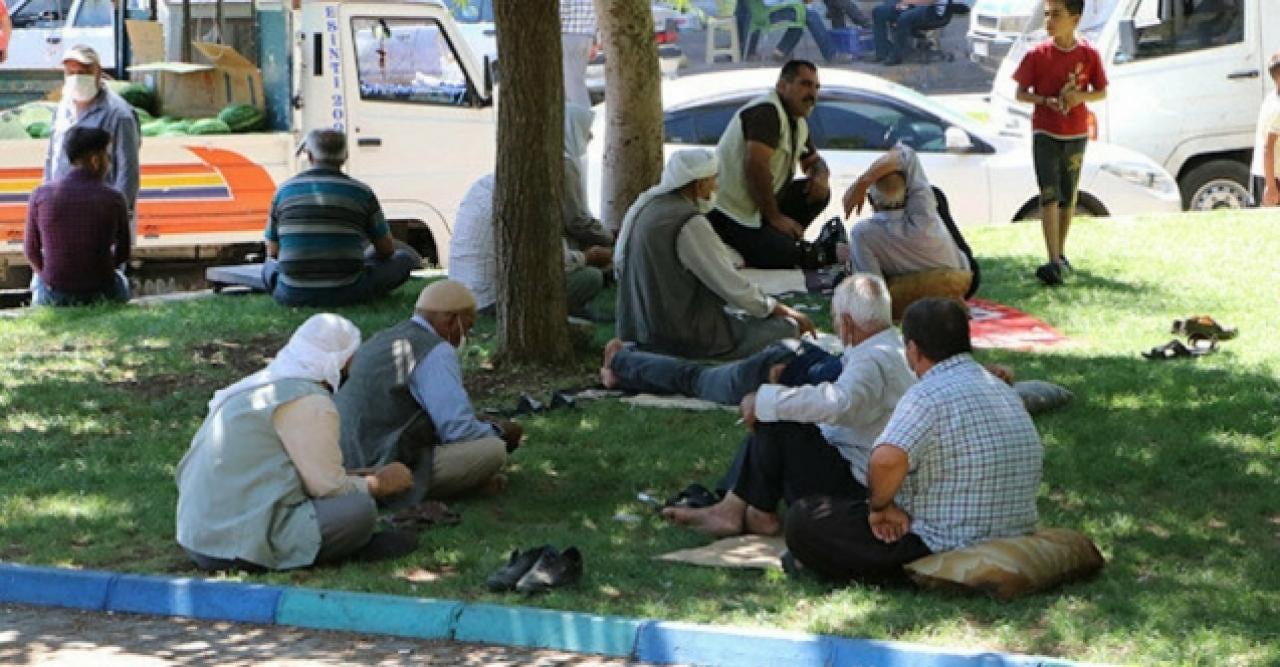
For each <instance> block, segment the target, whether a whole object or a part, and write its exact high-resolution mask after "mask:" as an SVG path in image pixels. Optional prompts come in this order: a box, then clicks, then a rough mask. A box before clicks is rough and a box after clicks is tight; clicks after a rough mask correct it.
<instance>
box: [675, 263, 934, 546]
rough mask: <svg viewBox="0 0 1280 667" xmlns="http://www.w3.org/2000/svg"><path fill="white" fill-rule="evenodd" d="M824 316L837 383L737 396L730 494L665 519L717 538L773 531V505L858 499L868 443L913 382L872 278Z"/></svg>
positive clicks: (849, 287) (884, 295) (855, 279)
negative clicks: (837, 366)
mask: <svg viewBox="0 0 1280 667" xmlns="http://www.w3.org/2000/svg"><path fill="white" fill-rule="evenodd" d="M831 313H832V319H833V320H835V322H836V329H837V332H838V333H839V335H840V340H841V341H842V342H843V343H844V344H845V351H844V355H843V356H844V358H843V362H844V369H843V371H842V372H841V373H840V377H839V378H838V379H837V380H836V381H835V382H827V383H822V384H818V385H812V386H803V387H783V386H779V385H773V384H766V385H763V386H761V387H760V390H759V391H758V392H757V393H754V394H748V395H747V396H746V397H744V398H743V399H742V416H743V420H744V421H745V422H746V424H747V427H748V428H750V429H752V430H753V431H754V432H753V433H752V434H751V435H749V436H748V437H747V439H746V441H745V442H744V443H743V447H742V451H741V452H740V453H739V461H738V462H736V463H735V466H734V467H735V468H737V469H738V472H737V473H736V474H733V473H731V476H733V477H736V481H735V482H734V484H733V489H732V490H731V491H730V492H729V493H728V494H727V495H726V496H725V498H724V500H722V501H720V503H719V504H717V505H714V506H712V507H708V508H703V509H689V508H680V507H670V508H667V509H664V510H663V516H665V517H666V518H668V519H670V520H672V521H674V522H676V523H678V524H681V525H685V526H689V527H691V528H693V529H695V530H698V531H700V532H704V533H707V534H710V535H715V536H726V535H737V534H740V533H744V532H745V533H757V534H764V535H773V534H777V533H778V532H779V531H780V530H781V526H782V522H781V520H780V519H779V517H778V514H777V512H778V503H779V501H782V500H786V501H787V504H788V505H790V504H792V503H795V502H796V501H798V500H799V499H801V498H805V497H808V496H813V495H825V496H830V497H833V498H842V499H849V500H850V501H851V502H854V501H858V500H861V499H864V498H865V493H866V492H865V489H864V488H863V486H862V484H861V483H860V482H859V480H860V479H863V478H865V474H866V466H867V460H868V457H869V455H870V452H871V446H872V444H873V443H874V442H875V438H876V436H877V435H879V433H880V431H881V429H883V428H884V425H885V424H886V423H887V422H888V421H889V415H890V414H892V413H893V409H894V405H896V404H897V402H898V398H899V397H901V396H902V395H903V394H904V393H905V392H906V391H907V389H908V387H910V386H911V384H912V382H914V378H913V377H912V376H911V371H910V369H909V368H908V367H907V364H906V361H905V359H904V357H903V349H902V341H901V339H900V338H899V336H898V332H897V331H896V330H894V328H893V326H892V320H891V316H890V304H889V290H888V288H887V287H885V284H884V281H883V280H881V279H880V277H879V276H874V275H869V274H857V275H854V276H852V277H850V278H848V279H846V280H845V281H844V282H842V283H840V285H839V287H837V288H836V292H835V295H834V296H833V297H832V300H831Z"/></svg>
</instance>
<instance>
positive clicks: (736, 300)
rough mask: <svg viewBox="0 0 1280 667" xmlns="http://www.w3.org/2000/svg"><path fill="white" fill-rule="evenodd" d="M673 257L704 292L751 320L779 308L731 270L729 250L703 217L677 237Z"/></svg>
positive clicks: (696, 217)
mask: <svg viewBox="0 0 1280 667" xmlns="http://www.w3.org/2000/svg"><path fill="white" fill-rule="evenodd" d="M676 257H677V258H678V259H679V260H680V263H681V264H682V265H684V268H686V269H689V272H690V273H692V274H693V275H695V276H697V278H698V280H700V281H702V284H703V285H706V286H707V289H710V290H711V291H712V292H715V293H716V295H717V296H719V297H720V298H721V299H724V301H725V303H727V304H728V305H729V306H730V307H732V308H737V309H740V310H742V311H744V312H746V314H747V315H749V316H751V317H757V318H764V317H768V316H769V314H770V313H772V312H773V309H774V307H776V306H777V305H778V300H777V299H774V298H773V297H771V296H769V295H767V294H765V293H764V290H763V289H760V286H759V285H757V284H755V283H753V282H751V281H750V280H748V279H747V277H746V276H745V275H743V274H742V272H741V271H739V270H737V269H735V268H733V260H731V259H730V258H729V250H728V248H727V247H726V246H725V245H724V241H722V240H720V235H719V234H716V230H715V229H713V228H712V227H711V223H710V222H708V221H707V218H706V217H705V216H702V215H695V216H693V217H692V218H689V221H688V222H686V223H685V225H684V227H683V228H682V229H681V230H680V233H679V234H677V235H676Z"/></svg>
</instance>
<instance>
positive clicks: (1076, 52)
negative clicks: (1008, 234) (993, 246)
mask: <svg viewBox="0 0 1280 667" xmlns="http://www.w3.org/2000/svg"><path fill="white" fill-rule="evenodd" d="M1082 13H1084V0H1045V3H1044V26H1045V30H1046V31H1047V32H1048V33H1049V39H1047V40H1045V41H1044V43H1042V44H1040V45H1038V46H1036V47H1035V48H1033V49H1031V50H1030V51H1029V52H1027V55H1026V57H1024V58H1023V59H1022V64H1020V65H1019V66H1018V70H1017V71H1016V72H1014V74H1013V78H1014V80H1015V81H1017V82H1018V101H1019V102H1030V103H1031V104H1034V105H1035V107H1036V108H1035V113H1034V114H1033V115H1032V116H1031V129H1032V133H1033V136H1032V144H1031V146H1032V148H1031V150H1032V157H1033V158H1034V161H1035V167H1036V181H1037V182H1038V183H1039V186H1040V205H1041V208H1042V209H1043V217H1042V225H1043V228H1044V245H1045V249H1046V250H1047V251H1048V253H1049V261H1048V263H1046V264H1044V265H1042V266H1040V267H1039V268H1037V269H1036V277H1037V278H1039V279H1040V280H1041V281H1042V282H1044V283H1045V284H1046V285H1061V284H1062V274H1063V271H1069V270H1070V269H1071V264H1070V263H1069V262H1068V261H1067V257H1066V254H1065V246H1066V244H1067V230H1068V229H1069V228H1070V226H1071V215H1072V213H1074V212H1075V206H1076V191H1077V188H1078V187H1079V185H1080V167H1081V165H1082V164H1083V163H1084V149H1085V144H1086V143H1087V142H1088V140H1089V110H1088V109H1087V108H1086V107H1085V102H1098V101H1101V100H1102V99H1103V98H1105V97H1106V95H1107V74H1106V72H1104V71H1103V69H1102V58H1100V57H1099V56H1098V52H1097V51H1096V50H1094V48H1093V47H1092V46H1090V45H1089V44H1087V43H1085V42H1082V41H1079V40H1077V39H1076V27H1077V26H1079V25H1080V15H1081V14H1082Z"/></svg>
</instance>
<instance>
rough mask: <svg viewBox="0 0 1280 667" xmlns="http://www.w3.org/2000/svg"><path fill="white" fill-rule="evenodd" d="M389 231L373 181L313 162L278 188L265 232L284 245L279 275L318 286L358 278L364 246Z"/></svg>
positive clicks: (303, 284) (285, 279) (292, 282)
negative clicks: (313, 163)
mask: <svg viewBox="0 0 1280 667" xmlns="http://www.w3.org/2000/svg"><path fill="white" fill-rule="evenodd" d="M389 231H390V228H389V227H388V226H387V220H386V218H385V217H383V215H382V206H381V205H379V204H378V198H377V196H375V195H374V194H373V190H371V189H370V188H369V186H367V185H365V184H364V183H361V182H360V181H357V180H355V179H354V178H351V177H350V176H348V175H346V174H344V173H342V172H341V171H340V170H337V169H331V168H327V167H314V168H312V169H309V170H307V171H304V172H302V173H300V174H298V175H297V176H294V177H293V178H291V179H289V180H287V181H285V182H284V183H283V184H281V186H280V188H279V189H278V190H277V191H276V195H275V198H274V199H272V201H271V218H270V220H268V222H267V233H266V237H267V240H268V241H274V242H275V243H278V244H279V245H280V255H279V261H280V280H281V281H283V282H284V284H285V285H288V286H290V287H301V288H307V289H316V288H330V287H342V286H345V285H350V284H352V283H355V282H356V281H357V280H359V279H360V276H361V275H362V274H363V272H364V252H365V248H366V247H368V245H369V244H370V243H371V242H372V241H373V240H374V239H378V238H382V237H383V236H386V235H387V234H388V233H389Z"/></svg>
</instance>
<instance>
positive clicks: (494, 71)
mask: <svg viewBox="0 0 1280 667" xmlns="http://www.w3.org/2000/svg"><path fill="white" fill-rule="evenodd" d="M497 82H498V63H497V61H495V60H493V59H491V58H490V57H489V56H488V55H486V56H485V57H484V98H485V99H486V100H489V101H491V102H492V101H493V87H494V86H495V85H497Z"/></svg>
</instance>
